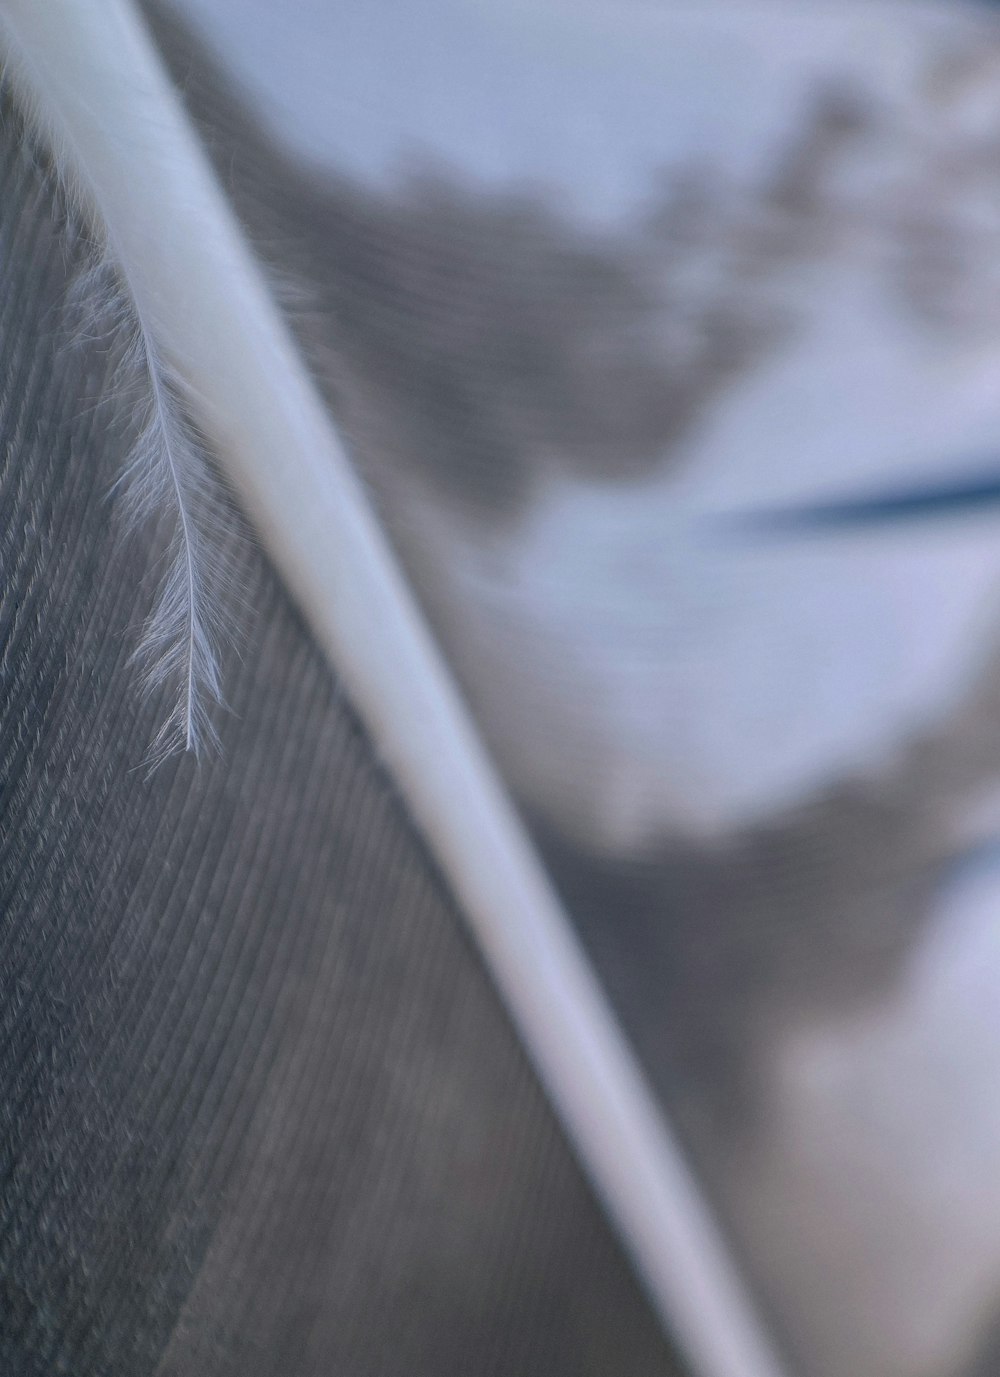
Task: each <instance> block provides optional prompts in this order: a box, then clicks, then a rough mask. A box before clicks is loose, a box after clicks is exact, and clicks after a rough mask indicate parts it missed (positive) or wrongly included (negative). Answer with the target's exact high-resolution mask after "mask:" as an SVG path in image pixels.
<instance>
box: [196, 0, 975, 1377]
mask: <svg viewBox="0 0 1000 1377" xmlns="http://www.w3.org/2000/svg"><path fill="white" fill-rule="evenodd" d="M177 13H178V14H179V15H180V16H182V17H183V19H184V21H185V22H186V23H187V24H189V25H190V26H191V30H192V32H193V33H194V34H195V35H196V40H197V43H198V45H204V46H205V47H206V48H207V50H208V51H209V53H210V54H211V56H212V58H213V60H214V61H215V62H216V63H218V64H219V66H220V67H221V68H222V69H223V70H224V72H225V74H226V76H227V78H228V80H229V81H230V82H231V83H232V84H233V88H234V90H235V91H236V92H237V93H238V99H239V100H240V101H242V103H243V109H244V112H245V113H246V112H249V114H250V115H251V116H252V119H253V120H254V121H256V122H257V123H258V124H259V126H260V131H259V133H258V134H256V135H255V136H254V139H255V140H256V142H254V141H245V142H244V147H245V149H246V153H245V156H246V157H247V158H248V159H249V160H250V163H252V164H253V167H252V169H251V170H252V171H253V172H254V175H255V180H256V186H257V192H256V194H257V195H258V197H259V198H260V199H261V200H263V201H265V202H266V203H267V207H266V214H265V215H264V216H263V217H262V216H261V215H260V214H257V215H256V217H255V223H256V224H257V225H258V226H259V225H261V224H263V225H264V226H265V228H264V229H263V230H259V231H258V233H259V235H260V238H261V245H262V250H263V251H264V252H265V253H268V254H270V256H272V257H273V258H276V259H277V260H279V261H281V262H284V263H286V264H287V265H289V269H290V271H289V281H288V291H287V297H288V308H289V310H290V312H291V313H292V315H293V318H294V319H296V320H297V322H298V325H299V329H300V333H301V334H302V336H303V337H304V338H305V339H306V340H307V342H308V343H309V346H310V348H311V351H312V357H313V359H314V361H315V366H316V368H317V371H318V372H319V373H320V375H321V376H322V378H323V379H324V381H325V383H326V385H327V387H328V389H329V393H330V396H331V400H332V403H333V406H334V414H335V416H336V418H337V420H338V422H339V424H340V426H341V428H342V431H343V433H344V434H345V436H346V438H347V440H348V442H349V444H350V447H351V452H352V454H353V456H354V458H355V461H356V462H357V464H358V466H359V468H360V469H361V471H362V473H363V474H364V476H365V479H366V481H367V483H368V484H369V486H370V489H371V491H372V493H373V495H374V497H375V500H376V502H377V503H378V505H379V507H380V510H381V511H382V513H383V515H384V518H385V520H386V522H387V524H388V526H389V529H390V531H391V533H392V536H393V538H394V540H395V542H396V544H397V547H398V549H399V552H400V554H401V556H402V558H403V559H404V561H405V563H406V565H407V567H408V569H409V571H410V573H411V576H412V578H413V579H414V581H415V584H416V587H417V589H418V591H419V593H420V595H421V597H422V599H423V601H424V604H425V607H426V608H427V611H428V614H429V615H430V617H431V619H432V621H433V623H434V626H435V628H436V630H437V632H438V635H439V637H440V638H441V641H442V643H443V645H444V647H445V650H446V653H447V655H448V657H449V659H450V661H451V663H452V665H453V666H454V668H455V670H456V672H457V674H458V676H459V678H460V680H461V683H462V685H463V687H464V689H465V691H466V693H467V695H468V697H469V700H470V702H471V704H472V706H473V709H474V712H475V714H476V717H477V720H478V721H479V724H480V726H481V728H482V731H483V733H484V735H485V737H486V739H487V741H488V743H489V745H490V747H491V749H492V750H493V752H494V754H495V756H496V758H497V760H498V761H499V763H500V766H501V768H502V770H503V772H504V774H505V776H506V779H507V781H508V783H509V785H510V788H511V790H512V792H513V794H514V796H515V798H516V800H517V802H518V804H519V805H520V807H521V808H522V810H523V812H524V814H525V816H526V818H527V819H528V821H529V823H530V825H531V827H532V829H533V831H534V834H535V837H536V839H537V841H538V843H539V845H540V847H541V849H542V851H543V854H544V856H545V858H546V860H547V862H548V864H549V865H550V867H551V868H552V871H553V874H554V875H555V877H556V879H557V882H558V883H559V885H560V888H561V890H562V892H563V894H564V896H565V897H566V900H567V903H568V905H569V908H570V911H571V913H572V915H573V918H574V920H575V921H576V922H577V923H578V925H579V930H580V932H581V935H582V937H583V939H584V941H585V943H586V945H587V948H588V950H589V952H590V954H591V956H592V959H593V961H594V963H595V966H596V968H597V970H598V972H599V974H600V976H601V978H602V980H603V981H604V982H605V984H606V987H607V989H608V990H609V992H610V995H611V997H612V999H613V1001H614V1004H615V1007H616V1009H617V1011H618V1013H619V1016H620V1018H621V1020H622V1022H623V1024H624V1026H625V1028H626V1029H627V1031H628V1033H629V1035H630V1037H631V1039H632V1040H633V1043H634V1045H635V1047H636V1049H637V1051H638V1053H639V1055H640V1057H641V1059H642V1061H643V1064H644V1066H645V1068H646V1070H647V1072H648V1074H649V1076H650V1078H651V1080H652V1082H653V1083H654V1085H655V1086H656V1089H657V1091H658V1093H659V1094H660V1095H661V1097H662V1102H663V1105H664V1108H665V1111H666V1113H667V1114H668V1115H669V1116H670V1119H671V1122H672V1123H673V1124H674V1125H675V1126H676V1128H677V1130H678V1132H679V1133H680V1135H681V1137H682V1140H683V1142H684V1144H685V1146H686V1148H687V1150H688V1153H689V1156H690V1159H691V1161H692V1163H693V1165H694V1167H695V1169H696V1171H697V1173H698V1175H699V1177H700V1179H701V1180H702V1181H703V1183H704V1184H705V1188H706V1190H707V1192H708V1194H709V1196H710V1199H711V1200H712V1202H713V1204H714V1205H715V1207H716V1209H717V1211H718V1213H719V1216H720V1218H721V1220H722V1222H723V1225H724V1228H725V1230H726V1231H727V1234H728V1236H729V1237H730V1239H731V1242H732V1245H733V1248H734V1251H735V1253H736V1255H737V1257H738V1258H739V1261H740V1265H741V1267H742V1268H743V1270H744V1272H745V1274H746V1275H747V1277H748V1278H749V1280H750V1283H751V1285H752V1288H753V1291H754V1294H755V1295H756V1297H757V1298H758V1300H759V1303H760V1306H761V1309H762V1312H763V1313H764V1314H765V1316H766V1317H767V1319H768V1321H769V1322H770V1323H771V1324H772V1326H773V1327H774V1329H775V1332H776V1333H777V1335H778V1337H779V1339H780V1341H781V1343H782V1344H783V1346H784V1347H785V1348H786V1350H787V1351H788V1353H789V1354H790V1355H791V1360H792V1366H793V1370H794V1371H796V1372H798V1373H801V1374H803V1377H995V1374H996V1372H997V1371H998V1368H1000V15H998V16H994V15H993V14H991V11H990V7H989V6H986V5H982V6H978V7H976V6H973V5H971V4H957V3H945V2H944V0H941V3H937V4H930V3H918V0H909V2H908V0H897V2H896V3H882V0H853V2H852V3H837V4H832V3H831V4H828V3H822V2H821V0H762V2H761V3H758V2H757V0H700V3H687V4H681V3H673V2H672V0H617V2H616V3H609V2H607V0H604V2H603V3H598V0H530V2H529V0H423V3H421V4H420V5H412V4H404V3H401V0H365V2H364V3H363V4H362V3H350V2H349V0H338V3H335V4H331V3H329V2H328V0H287V3H286V4H284V5H283V6H281V7H280V8H279V7H275V6H273V5H271V4H268V3H265V0H184V3H183V4H181V5H180V6H179V7H178V9H177ZM206 99H207V100H208V102H209V104H211V102H212V100H215V99H217V100H218V102H220V105H219V108H220V109H222V108H223V106H224V104H225V100H228V99H229V98H228V96H227V97H225V99H224V98H223V97H222V96H221V95H216V94H213V93H209V95H208V96H207V97H206ZM220 118H221V116H220ZM303 283H306V284H308V286H307V288H305V289H304V288H303V286H302V284H303Z"/></svg>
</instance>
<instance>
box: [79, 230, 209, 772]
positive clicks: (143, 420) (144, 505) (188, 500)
mask: <svg viewBox="0 0 1000 1377" xmlns="http://www.w3.org/2000/svg"><path fill="white" fill-rule="evenodd" d="M94 253H95V257H94V261H93V262H92V264H91V265H90V266H89V267H87V268H86V269H85V270H84V271H83V273H82V274H81V275H80V277H79V279H78V280H77V281H76V282H75V283H74V285H73V290H72V293H71V300H70V305H69V311H68V314H69V316H70V320H71V323H72V321H73V320H74V319H81V320H84V321H86V322H87V325H86V328H87V329H88V331H90V332H93V331H94V330H95V329H96V330H97V331H99V332H100V333H101V334H102V336H104V337H105V338H106V339H107V342H108V346H109V348H110V350H111V351H112V353H113V356H114V357H115V359H116V366H115V376H114V379H113V383H112V391H113V394H114V395H115V396H116V397H117V398H125V399H127V401H128V402H129V403H130V404H131V406H132V408H133V435H134V438H133V441H132V444H131V448H130V450H129V452H128V454H127V457H126V460H125V464H124V466H123V469H122V472H121V474H120V475H119V477H118V478H117V480H116V481H115V483H114V486H113V488H112V492H111V496H112V498H113V499H114V501H115V507H116V510H118V511H120V512H121V513H123V515H124V518H125V525H126V527H127V528H128V529H129V530H131V531H133V532H135V533H136V534H137V535H144V536H146V537H147V538H148V537H149V536H150V535H154V534H155V536H156V537H157V538H158V540H157V543H158V544H162V553H161V556H160V559H159V560H158V562H157V568H156V574H157V585H156V593H155V599H154V604H153V608H152V610H151V612H150V613H149V615H148V617H147V618H146V620H145V622H144V624H143V626H142V628H141V630H140V632H139V636H138V640H137V643H136V646H135V649H134V651H133V654H132V657H131V658H132V662H133V663H134V664H135V665H136V666H137V667H138V669H139V671H140V673H141V676H142V680H143V683H144V686H145V689H146V692H147V693H148V694H149V695H150V696H151V697H153V698H155V700H156V702H157V704H158V706H160V708H161V711H162V716H161V718H160V725H159V727H158V729H157V732H156V735H155V737H154V739H153V741H152V742H151V744H150V748H149V763H150V765H151V766H155V765H156V764H158V763H159V762H160V761H162V760H163V759H164V757H166V756H168V755H170V754H172V753H173V752H175V751H178V750H181V751H190V752H192V753H193V754H195V755H197V754H198V752H199V751H200V750H201V749H202V748H203V747H204V746H206V745H209V746H211V745H214V744H215V743H216V740H217V738H216V733H215V729H214V727H213V726H212V723H211V720H210V716H209V708H210V705H211V704H213V703H215V704H218V703H221V702H222V690H221V683H220V674H219V662H218V656H217V646H218V645H219V644H220V643H221V641H222V640H223V639H224V637H225V633H226V627H225V626H224V624H223V618H222V614H221V607H222V603H221V598H220V595H221V593H222V592H223V589H224V586H225V583H226V579H225V567H224V562H223V559H222V557H221V554H220V551H221V550H222V549H223V548H224V545H223V544H222V542H221V541H220V540H219V539H218V536H219V533H220V532H219V526H220V522H221V521H222V519H223V513H224V506H223V502H222V496H221V493H220V491H219V487H218V483H217V480H216V479H215V477H214V474H213V473H212V471H211V469H210V467H209V465H208V463H207V460H206V457H205V455H204V453H203V451H202V447H201V442H200V439H199V437H198V436H197V433H196V431H195V428H194V426H193V424H192V421H191V419H190V418H191V416H192V414H193V412H194V410H195V408H196V400H195V399H193V398H192V396H191V389H190V388H189V387H188V385H187V384H186V382H185V380H184V378H183V376H182V375H181V373H180V372H179V371H178V369H176V368H175V367H174V366H173V365H172V364H171V362H170V361H169V360H168V359H167V358H166V357H165V356H164V355H163V354H162V352H161V351H160V349H159V348H158V346H157V343H156V340H155V337H154V334H153V330H152V328H151V326H150V325H149V323H148V322H147V321H146V320H145V319H144V318H143V315H142V314H141V313H140V310H139V308H138V306H137V304H136V301H135V298H134V296H133V294H132V293H131V292H130V290H129V287H128V282H127V279H126V278H125V277H124V275H123V272H122V268H121V266H120V263H119V261H118V259H117V257H116V255H115V253H114V248H113V244H112V243H111V242H108V243H107V244H105V245H103V246H100V247H99V248H95V251H94Z"/></svg>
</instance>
